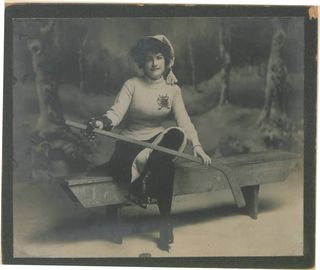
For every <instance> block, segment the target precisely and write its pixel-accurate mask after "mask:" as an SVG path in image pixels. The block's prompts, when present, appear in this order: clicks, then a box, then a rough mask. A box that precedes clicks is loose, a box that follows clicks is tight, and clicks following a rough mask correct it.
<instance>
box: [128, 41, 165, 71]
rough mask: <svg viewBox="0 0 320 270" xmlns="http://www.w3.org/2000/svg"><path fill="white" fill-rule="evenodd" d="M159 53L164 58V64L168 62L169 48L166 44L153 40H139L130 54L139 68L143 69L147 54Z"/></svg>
mask: <svg viewBox="0 0 320 270" xmlns="http://www.w3.org/2000/svg"><path fill="white" fill-rule="evenodd" d="M149 52H151V53H161V54H162V55H163V57H164V60H165V64H166V65H168V64H169V62H170V47H169V45H168V44H165V43H163V42H161V41H160V40H157V39H155V38H146V39H140V40H139V41H138V42H137V44H136V45H135V46H134V47H133V48H132V49H131V51H130V54H131V57H132V58H133V60H134V61H135V62H136V63H137V65H138V67H139V68H143V67H144V63H145V60H146V56H147V54H148V53H149Z"/></svg>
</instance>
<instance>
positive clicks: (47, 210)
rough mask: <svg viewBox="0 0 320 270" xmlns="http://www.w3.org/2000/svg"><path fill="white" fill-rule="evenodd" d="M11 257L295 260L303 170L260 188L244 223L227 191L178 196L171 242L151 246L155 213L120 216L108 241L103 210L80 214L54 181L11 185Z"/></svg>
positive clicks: (127, 212) (300, 232) (134, 211)
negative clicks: (254, 215)
mask: <svg viewBox="0 0 320 270" xmlns="http://www.w3.org/2000/svg"><path fill="white" fill-rule="evenodd" d="M13 195H14V204H13V210H14V211H13V214H14V216H13V217H14V226H13V228H14V257H138V256H139V255H140V254H142V253H149V254H151V256H152V257H176V256H188V257H189V256H213V257H214V256H297V255H302V252H303V173H302V171H301V170H296V171H294V172H292V173H291V174H290V175H289V177H288V178H287V179H286V181H284V182H278V183H273V184H267V185H263V186H262V187H261V189H260V194H259V196H260V201H259V202H260V205H259V208H260V209H259V216H258V219H257V220H253V219H250V218H249V217H248V216H246V215H245V212H244V211H242V210H240V209H237V207H236V206H235V205H234V202H233V199H232V196H231V193H230V191H228V190H225V191H219V192H212V193H204V194H196V195H185V196H180V197H176V198H175V201H174V204H173V220H174V227H175V230H174V235H175V242H174V244H173V245H172V248H171V249H170V252H169V253H167V252H165V251H161V250H159V249H158V248H157V246H156V244H155V240H156V238H157V237H158V231H157V227H156V216H157V209H156V207H155V206H152V207H149V208H148V209H147V210H144V209H140V208H138V207H127V208H124V209H123V211H122V222H123V223H122V224H123V225H122V227H121V230H122V232H123V234H124V241H123V244H122V245H118V244H114V243H112V242H111V241H110V240H108V235H107V230H106V228H107V223H108V221H107V220H106V219H105V218H104V209H103V208H101V209H100V208H97V209H83V208H82V207H81V205H79V204H75V203H73V202H72V201H71V200H69V198H68V197H67V196H66V194H65V193H64V191H63V190H62V189H61V188H60V187H59V186H58V185H56V184H44V183H42V184H30V183H16V184H15V185H14V189H13Z"/></svg>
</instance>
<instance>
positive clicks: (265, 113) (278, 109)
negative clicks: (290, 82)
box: [258, 28, 287, 124]
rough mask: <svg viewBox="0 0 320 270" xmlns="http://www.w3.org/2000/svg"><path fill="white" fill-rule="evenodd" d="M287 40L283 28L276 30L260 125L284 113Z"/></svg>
mask: <svg viewBox="0 0 320 270" xmlns="http://www.w3.org/2000/svg"><path fill="white" fill-rule="evenodd" d="M285 38H286V34H285V32H284V30H283V28H278V29H275V30H274V33H273V36H272V42H271V50H270V56H269V60H268V66H267V74H266V85H265V103H264V106H263V109H262V112H261V115H260V118H259V120H258V123H259V124H263V122H264V121H267V120H268V119H270V118H271V117H272V116H273V115H274V116H279V115H281V114H283V113H284V110H283V101H282V96H281V94H282V92H283V91H284V90H285V88H286V84H287V67H286V65H285V63H284V61H283V56H282V49H283V45H284V42H285Z"/></svg>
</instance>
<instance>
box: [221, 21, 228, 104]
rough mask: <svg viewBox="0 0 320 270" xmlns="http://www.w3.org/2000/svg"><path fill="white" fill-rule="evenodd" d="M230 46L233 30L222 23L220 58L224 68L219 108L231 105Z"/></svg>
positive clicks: (222, 68)
mask: <svg viewBox="0 0 320 270" xmlns="http://www.w3.org/2000/svg"><path fill="white" fill-rule="evenodd" d="M230 45H231V29H230V27H226V26H225V24H224V22H222V23H221V26H220V29H219V50H220V58H221V61H222V67H221V71H220V80H221V92H220V100H219V107H220V106H223V105H227V104H229V100H230V95H229V85H230V71H231V55H230Z"/></svg>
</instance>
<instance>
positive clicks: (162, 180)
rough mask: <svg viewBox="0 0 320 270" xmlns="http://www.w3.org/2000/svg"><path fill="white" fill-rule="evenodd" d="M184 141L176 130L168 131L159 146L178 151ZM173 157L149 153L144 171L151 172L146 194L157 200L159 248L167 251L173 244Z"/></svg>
mask: <svg viewBox="0 0 320 270" xmlns="http://www.w3.org/2000/svg"><path fill="white" fill-rule="evenodd" d="M183 140H184V134H183V133H182V132H181V131H180V130H178V129H172V130H170V131H168V132H167V133H166V134H165V135H164V137H163V139H162V140H161V142H160V143H159V145H161V146H164V147H167V148H170V149H173V150H178V149H179V148H180V146H181V144H182V142H183ZM173 159H174V156H172V155H169V154H166V153H162V152H159V151H154V152H152V153H151V155H150V157H149V159H148V162H147V164H146V169H147V170H148V171H150V172H151V174H150V177H149V179H148V182H147V193H148V195H149V196H151V197H154V198H156V199H157V203H158V208H159V212H160V219H161V220H160V240H159V243H158V244H159V247H160V248H161V249H164V250H168V248H169V246H168V244H170V243H172V242H173V231H172V226H171V222H170V215H171V205H172V195H173V184H174V163H173Z"/></svg>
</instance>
